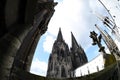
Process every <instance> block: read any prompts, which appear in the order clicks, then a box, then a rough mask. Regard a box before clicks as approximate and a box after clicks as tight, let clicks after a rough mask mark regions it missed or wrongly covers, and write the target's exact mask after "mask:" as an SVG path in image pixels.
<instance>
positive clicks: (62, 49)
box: [47, 29, 88, 78]
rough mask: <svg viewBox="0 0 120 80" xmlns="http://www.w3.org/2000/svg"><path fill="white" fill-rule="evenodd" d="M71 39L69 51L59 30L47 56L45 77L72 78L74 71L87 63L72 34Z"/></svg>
mask: <svg viewBox="0 0 120 80" xmlns="http://www.w3.org/2000/svg"><path fill="white" fill-rule="evenodd" d="M71 37H72V47H71V48H70V49H69V47H68V45H67V44H66V43H65V41H64V39H63V37H62V33H61V29H59V32H58V36H57V39H56V40H55V42H54V44H53V48H52V52H51V54H50V56H49V61H48V70H47V77H51V78H70V77H74V76H75V74H74V71H75V69H76V68H78V67H80V66H82V65H83V64H85V63H87V62H88V60H87V57H86V54H85V52H84V50H83V48H82V47H81V46H80V45H78V43H77V41H76V39H75V37H74V35H73V34H72V33H71Z"/></svg>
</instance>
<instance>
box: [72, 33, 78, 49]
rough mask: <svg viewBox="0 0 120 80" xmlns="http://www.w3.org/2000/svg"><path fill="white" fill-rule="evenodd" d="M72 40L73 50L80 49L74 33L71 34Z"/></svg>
mask: <svg viewBox="0 0 120 80" xmlns="http://www.w3.org/2000/svg"><path fill="white" fill-rule="evenodd" d="M71 38H72V48H74V49H75V48H78V47H79V45H78V43H77V41H76V39H75V37H74V35H73V33H72V32H71Z"/></svg>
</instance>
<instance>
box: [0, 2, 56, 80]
mask: <svg viewBox="0 0 120 80" xmlns="http://www.w3.org/2000/svg"><path fill="white" fill-rule="evenodd" d="M55 5H56V3H54V2H53V1H52V0H1V1H0V10H1V13H0V17H1V18H0V27H1V29H0V70H1V73H0V78H1V79H2V80H14V79H15V78H16V77H17V78H18V80H19V78H20V77H21V76H19V74H17V73H18V72H17V70H23V71H29V69H30V66H31V62H32V58H33V55H34V50H35V48H36V45H37V43H38V40H39V39H40V36H41V35H42V34H44V33H45V31H46V30H47V25H48V23H49V21H50V19H51V17H52V15H53V13H54V6H55ZM22 80H24V79H22Z"/></svg>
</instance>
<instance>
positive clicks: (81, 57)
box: [71, 32, 88, 70]
mask: <svg viewBox="0 0 120 80" xmlns="http://www.w3.org/2000/svg"><path fill="white" fill-rule="evenodd" d="M71 37H72V47H71V58H72V65H73V70H75V69H76V68H78V67H80V66H81V65H83V64H85V63H87V62H88V60H87V57H86V54H85V52H84V50H83V48H82V47H81V46H80V45H78V43H77V41H76V39H75V37H74V35H73V33H72V32H71Z"/></svg>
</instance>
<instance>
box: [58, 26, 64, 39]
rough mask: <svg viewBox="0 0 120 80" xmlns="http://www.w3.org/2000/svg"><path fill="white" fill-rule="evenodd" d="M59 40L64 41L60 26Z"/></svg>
mask: <svg viewBox="0 0 120 80" xmlns="http://www.w3.org/2000/svg"><path fill="white" fill-rule="evenodd" d="M57 41H63V36H62V32H61V28H59V32H58V36H57Z"/></svg>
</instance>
